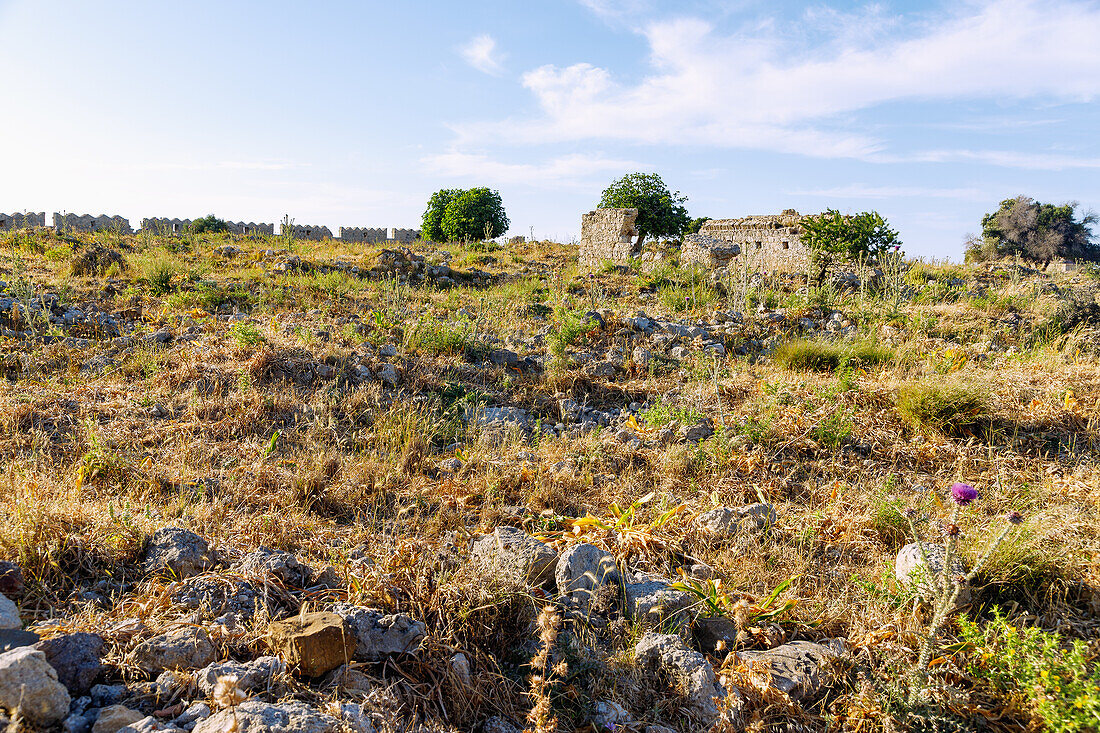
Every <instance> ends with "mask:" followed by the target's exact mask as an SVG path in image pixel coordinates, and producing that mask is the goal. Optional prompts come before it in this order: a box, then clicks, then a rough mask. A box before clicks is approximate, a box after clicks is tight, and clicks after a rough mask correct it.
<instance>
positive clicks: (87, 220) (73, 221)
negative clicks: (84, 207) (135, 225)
mask: <svg viewBox="0 0 1100 733" xmlns="http://www.w3.org/2000/svg"><path fill="white" fill-rule="evenodd" d="M53 227H54V229H56V230H57V231H58V232H62V231H65V230H66V229H67V230H70V231H74V232H115V231H117V232H118V233H119V234H133V233H134V230H133V229H131V228H130V220H129V219H125V218H123V217H121V216H107V215H106V214H100V215H99V216H92V215H91V214H58V213H56V212H55V213H54V215H53Z"/></svg>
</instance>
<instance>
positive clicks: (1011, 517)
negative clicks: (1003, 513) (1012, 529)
mask: <svg viewBox="0 0 1100 733" xmlns="http://www.w3.org/2000/svg"><path fill="white" fill-rule="evenodd" d="M1006 519H1008V523H1009V524H1023V521H1024V515H1023V514H1020V513H1019V512H1017V511H1011V512H1009V513H1008V516H1007V517H1006Z"/></svg>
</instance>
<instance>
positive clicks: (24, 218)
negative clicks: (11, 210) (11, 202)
mask: <svg viewBox="0 0 1100 733" xmlns="http://www.w3.org/2000/svg"><path fill="white" fill-rule="evenodd" d="M44 226H46V212H45V211H42V212H39V213H37V214H36V213H34V212H33V211H31V212H28V213H26V214H20V213H18V212H17V213H15V214H0V231H4V230H6V229H33V228H34V227H44Z"/></svg>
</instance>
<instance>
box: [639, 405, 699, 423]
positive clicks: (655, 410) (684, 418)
mask: <svg viewBox="0 0 1100 733" xmlns="http://www.w3.org/2000/svg"><path fill="white" fill-rule="evenodd" d="M638 414H639V415H640V416H641V418H642V421H643V422H644V423H645V424H646V425H652V426H655V427H661V426H664V425H668V424H669V423H670V422H672V421H673V420H677V421H679V422H680V423H682V424H684V425H694V424H695V423H697V422H699V421H700V420H702V419H703V417H704V416H703V413H701V412H699V411H698V410H694V409H692V408H690V407H687V406H686V405H670V404H668V403H666V402H665V401H664V400H660V399H659V400H657V401H656V402H654V403H653V404H652V405H650V406H649V407H647V408H646V409H644V410H642V411H641V412H640V413H638Z"/></svg>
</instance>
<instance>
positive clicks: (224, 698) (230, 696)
mask: <svg viewBox="0 0 1100 733" xmlns="http://www.w3.org/2000/svg"><path fill="white" fill-rule="evenodd" d="M238 682H240V678H239V677H238V676H237V675H235V674H226V675H220V676H219V677H218V681H217V682H215V683H214V694H213V698H214V704H216V705H218V706H219V707H223V708H231V707H233V706H235V705H240V704H241V703H242V702H244V701H245V700H247V699H248V693H246V692H245V691H244V690H242V689H241V688H240V687H239V686H238V684H237V683H238Z"/></svg>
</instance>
